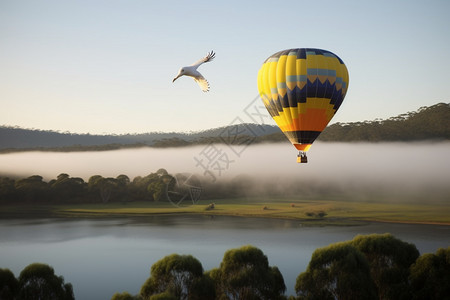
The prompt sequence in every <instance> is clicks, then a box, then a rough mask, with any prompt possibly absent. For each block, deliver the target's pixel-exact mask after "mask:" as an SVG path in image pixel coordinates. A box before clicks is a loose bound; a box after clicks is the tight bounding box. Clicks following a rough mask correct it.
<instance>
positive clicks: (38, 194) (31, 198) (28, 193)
mask: <svg viewBox="0 0 450 300" xmlns="http://www.w3.org/2000/svg"><path fill="white" fill-rule="evenodd" d="M42 179H43V178H42V176H39V175H33V176H30V177H27V178H23V179H20V180H18V181H16V183H15V188H16V190H17V192H18V196H19V197H20V198H21V199H23V200H25V201H27V202H36V201H43V200H46V199H47V194H48V184H47V183H46V182H44V181H42Z"/></svg>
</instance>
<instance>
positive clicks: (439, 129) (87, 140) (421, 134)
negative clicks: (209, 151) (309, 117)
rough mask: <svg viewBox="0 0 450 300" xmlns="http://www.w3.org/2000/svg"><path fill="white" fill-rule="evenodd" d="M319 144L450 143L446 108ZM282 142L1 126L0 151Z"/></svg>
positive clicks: (259, 135) (338, 130)
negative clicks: (100, 133)
mask: <svg viewBox="0 0 450 300" xmlns="http://www.w3.org/2000/svg"><path fill="white" fill-rule="evenodd" d="M319 140H321V141H330V142H332V141H341V142H342V141H343V142H353V141H370V142H378V141H418V140H450V104H449V103H438V104H436V105H433V106H429V107H422V108H420V109H418V110H417V111H415V112H408V113H405V114H401V115H399V116H396V117H392V118H389V119H387V120H374V121H364V122H353V123H336V124H333V125H330V126H328V127H327V128H326V129H325V130H324V131H323V132H322V134H321V135H320V136H319ZM241 141H242V142H245V143H248V142H249V141H251V143H261V142H286V138H285V137H284V135H283V133H281V131H280V130H279V129H278V127H276V126H272V125H258V124H239V125H232V126H225V127H219V128H214V129H209V130H205V131H200V132H191V133H176V132H170V133H162V132H153V133H143V134H126V135H90V134H72V133H68V132H65V133H60V132H55V131H42V130H33V129H22V128H17V127H9V126H0V151H1V152H10V151H24V150H53V151H55V150H56V151H100V150H112V149H120V148H132V147H142V146H152V147H183V146H188V145H196V144H208V143H238V144H239V143H240V142H241Z"/></svg>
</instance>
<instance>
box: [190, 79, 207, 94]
mask: <svg viewBox="0 0 450 300" xmlns="http://www.w3.org/2000/svg"><path fill="white" fill-rule="evenodd" d="M193 78H194V80H195V82H197V83H198V85H199V86H200V88H201V89H202V91H204V92H208V91H209V82H208V80H206V79H205V77H203V76H197V77H193Z"/></svg>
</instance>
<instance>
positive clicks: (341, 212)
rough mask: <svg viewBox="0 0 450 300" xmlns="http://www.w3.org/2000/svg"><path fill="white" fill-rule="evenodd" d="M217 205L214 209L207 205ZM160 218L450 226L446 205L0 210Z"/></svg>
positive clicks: (231, 202)
mask: <svg viewBox="0 0 450 300" xmlns="http://www.w3.org/2000/svg"><path fill="white" fill-rule="evenodd" d="M213 202H214V208H213V209H208V206H209V205H210V204H211V203H213ZM158 214H205V215H227V216H241V217H265V218H285V219H295V220H299V221H300V222H301V223H302V224H305V225H308V224H310V225H356V224H359V223H361V222H369V221H372V222H373V221H376V222H402V223H419V224H420V223H423V224H442V225H450V205H448V204H447V203H445V202H443V203H433V204H418V203H414V204H411V203H406V202H401V203H391V202H383V201H380V202H376V201H370V202H362V201H350V200H349V201H345V200H329V199H327V200H321V199H308V200H304V199H303V200H300V199H291V198H280V199H273V198H272V199H261V198H238V199H219V200H214V201H206V200H203V201H199V202H198V203H197V204H195V205H191V206H182V207H176V206H174V205H172V204H171V203H168V202H128V203H109V204H76V205H58V206H56V205H52V206H39V207H36V206H34V207H29V206H5V207H0V216H1V217H33V216H46V217H48V216H55V217H131V216H135V217H137V216H148V215H158Z"/></svg>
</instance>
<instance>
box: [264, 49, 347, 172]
mask: <svg viewBox="0 0 450 300" xmlns="http://www.w3.org/2000/svg"><path fill="white" fill-rule="evenodd" d="M348 80H349V78H348V71H347V67H346V66H345V64H344V62H343V61H342V60H341V59H340V58H339V57H338V56H337V55H336V54H334V53H332V52H330V51H327V50H321V49H313V48H298V49H288V50H283V51H280V52H277V53H275V54H273V55H271V56H270V57H269V58H267V59H266V61H264V63H263V65H262V67H261V69H260V70H259V72H258V90H259V95H260V96H261V99H262V101H263V102H264V105H265V107H266V108H267V110H268V112H269V114H270V115H271V116H272V118H273V119H274V120H275V122H276V123H277V125H278V127H280V129H281V131H282V132H283V133H284V134H285V135H286V137H287V138H288V139H289V141H290V142H291V143H292V145H294V147H295V148H296V149H297V150H298V151H299V154H298V157H297V162H299V163H306V162H307V161H308V160H307V157H306V152H307V151H308V150H309V148H310V147H311V144H312V143H313V142H314V140H315V139H316V138H317V137H318V136H319V134H320V133H321V132H322V131H323V130H324V129H325V127H326V126H327V124H328V122H330V120H331V119H332V118H333V116H334V114H335V113H336V111H337V110H338V109H339V107H340V106H341V104H342V101H343V100H344V97H345V94H346V93H347V89H348Z"/></svg>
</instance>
